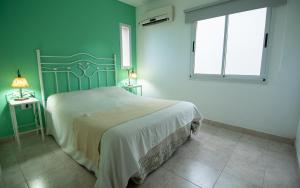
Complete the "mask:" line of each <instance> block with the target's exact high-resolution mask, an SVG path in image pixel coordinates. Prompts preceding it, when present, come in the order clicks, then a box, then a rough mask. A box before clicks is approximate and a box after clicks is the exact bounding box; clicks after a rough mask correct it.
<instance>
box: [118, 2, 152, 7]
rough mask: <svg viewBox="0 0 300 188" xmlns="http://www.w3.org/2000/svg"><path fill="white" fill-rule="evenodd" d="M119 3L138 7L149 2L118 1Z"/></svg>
mask: <svg viewBox="0 0 300 188" xmlns="http://www.w3.org/2000/svg"><path fill="white" fill-rule="evenodd" d="M118 1H121V2H123V3H126V4H129V5H132V6H135V7H138V6H140V5H142V4H144V3H145V2H147V1H148V0H118Z"/></svg>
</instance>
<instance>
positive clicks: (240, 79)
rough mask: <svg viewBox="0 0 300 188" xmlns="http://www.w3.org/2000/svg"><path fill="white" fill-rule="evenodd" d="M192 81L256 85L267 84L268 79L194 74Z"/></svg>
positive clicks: (191, 76)
mask: <svg viewBox="0 0 300 188" xmlns="http://www.w3.org/2000/svg"><path fill="white" fill-rule="evenodd" d="M190 80H204V81H225V82H242V83H254V84H267V83H268V79H267V78H265V77H262V76H242V75H226V76H221V75H214V74H194V75H190Z"/></svg>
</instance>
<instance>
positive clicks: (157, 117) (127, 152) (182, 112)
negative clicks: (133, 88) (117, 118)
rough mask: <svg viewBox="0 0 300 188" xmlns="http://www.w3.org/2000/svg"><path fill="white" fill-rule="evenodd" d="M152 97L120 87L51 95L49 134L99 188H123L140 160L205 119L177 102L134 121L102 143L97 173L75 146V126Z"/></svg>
mask: <svg viewBox="0 0 300 188" xmlns="http://www.w3.org/2000/svg"><path fill="white" fill-rule="evenodd" d="M147 99H148V100H149V99H150V98H147V97H141V96H136V95H133V94H131V93H129V92H127V91H125V90H124V89H121V88H118V87H107V88H99V89H91V90H85V91H75V92H69V93H60V94H55V95H52V96H50V97H49V98H48V100H47V108H46V120H47V132H48V133H49V134H51V135H53V136H54V138H55V139H56V141H57V143H58V144H59V145H60V146H61V147H62V149H63V150H64V151H65V152H66V153H68V154H69V155H70V156H71V157H72V158H73V159H74V160H76V161H77V162H78V163H80V164H82V165H84V166H85V167H86V168H88V169H89V170H92V171H94V172H95V174H96V176H97V182H96V187H101V188H102V187H105V188H115V187H118V188H125V187H126V185H127V183H128V180H129V179H130V177H132V176H133V175H134V174H136V173H137V172H139V170H140V169H141V168H142V167H141V164H140V162H139V161H140V159H141V158H143V157H144V156H145V155H146V154H147V152H148V151H150V150H151V149H152V148H154V147H155V146H157V145H159V144H160V143H161V142H162V141H163V140H164V139H166V138H167V137H168V136H169V135H171V134H172V133H175V132H176V130H178V129H180V128H182V127H184V126H186V125H187V124H189V123H191V122H199V121H200V120H201V119H202V116H201V114H200V113H199V111H198V109H197V108H196V107H195V105H194V104H192V103H190V102H184V101H177V102H176V104H174V105H172V106H168V107H166V108H164V109H161V110H159V111H156V112H153V113H151V114H148V115H146V116H143V117H139V118H136V119H132V120H130V121H126V122H123V123H121V124H120V125H118V126H115V127H113V128H111V129H109V130H107V131H106V132H105V133H104V134H103V135H102V138H101V145H100V148H101V158H100V164H99V165H98V166H99V168H98V167H97V166H96V165H94V164H93V163H92V162H91V161H89V160H88V159H87V158H86V157H85V155H84V154H83V153H81V152H79V151H78V150H76V149H75V147H74V131H73V121H74V119H75V118H77V117H80V116H85V115H88V114H92V113H96V112H98V111H99V109H102V110H108V111H110V110H112V109H114V108H115V107H116V106H120V105H128V104H131V103H133V101H134V102H136V101H144V100H147Z"/></svg>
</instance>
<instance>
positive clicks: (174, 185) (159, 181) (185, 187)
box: [127, 168, 199, 188]
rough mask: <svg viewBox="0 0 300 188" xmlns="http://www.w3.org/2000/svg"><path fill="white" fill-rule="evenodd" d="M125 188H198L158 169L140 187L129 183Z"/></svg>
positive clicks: (164, 170)
mask: <svg viewBox="0 0 300 188" xmlns="http://www.w3.org/2000/svg"><path fill="white" fill-rule="evenodd" d="M127 188H199V187H198V186H196V185H194V184H192V183H191V182H189V181H187V180H185V179H183V178H180V177H178V176H176V175H174V174H173V173H172V172H170V171H168V170H166V169H164V168H159V169H158V170H156V171H154V172H153V173H152V174H150V175H149V176H148V177H147V179H146V180H145V182H144V183H143V184H142V185H135V184H133V183H129V185H128V186H127Z"/></svg>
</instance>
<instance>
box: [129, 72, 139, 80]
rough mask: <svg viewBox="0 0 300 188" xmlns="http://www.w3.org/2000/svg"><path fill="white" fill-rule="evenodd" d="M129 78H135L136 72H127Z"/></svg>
mask: <svg viewBox="0 0 300 188" xmlns="http://www.w3.org/2000/svg"><path fill="white" fill-rule="evenodd" d="M129 78H132V79H136V78H137V74H136V72H133V71H132V72H131V73H129Z"/></svg>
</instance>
